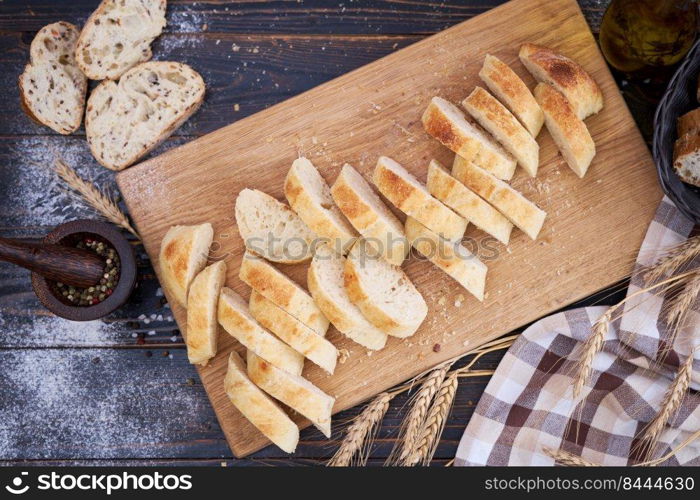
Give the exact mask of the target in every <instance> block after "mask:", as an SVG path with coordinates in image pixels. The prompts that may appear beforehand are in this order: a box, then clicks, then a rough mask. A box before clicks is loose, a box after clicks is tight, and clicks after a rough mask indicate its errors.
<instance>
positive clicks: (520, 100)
mask: <svg viewBox="0 0 700 500" xmlns="http://www.w3.org/2000/svg"><path fill="white" fill-rule="evenodd" d="M479 77H481V79H482V80H483V81H484V83H485V84H486V86H487V87H488V88H489V90H490V91H491V92H493V93H494V94H495V95H496V97H498V98H499V99H500V101H501V102H502V103H503V104H505V106H506V107H507V108H508V109H509V110H510V112H511V113H513V114H514V115H515V117H516V118H517V119H518V120H520V123H522V124H523V126H524V127H525V128H526V129H527V131H528V132H530V135H532V137H537V134H539V133H540V129H542V125H543V124H544V115H543V114H542V110H541V109H540V106H539V104H537V101H536V100H535V97H534V96H533V95H532V92H530V89H528V88H527V85H525V82H523V81H522V80H521V79H520V77H519V76H518V75H517V74H516V73H515V71H513V70H512V69H511V68H510V66H508V65H507V64H506V63H504V62H503V61H501V60H500V59H499V58H497V57H496V56H492V55H490V54H486V57H485V58H484V65H483V66H482V68H481V71H479Z"/></svg>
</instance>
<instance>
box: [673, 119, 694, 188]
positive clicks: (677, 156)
mask: <svg viewBox="0 0 700 500" xmlns="http://www.w3.org/2000/svg"><path fill="white" fill-rule="evenodd" d="M673 168H674V169H675V170H676V173H677V174H678V176H679V177H680V178H681V180H682V181H683V182H687V183H688V184H692V185H693V186H700V134H699V133H698V132H697V131H695V132H690V133H688V134H686V135H684V136H683V137H681V138H680V139H678V140H677V141H676V143H675V145H674V148H673Z"/></svg>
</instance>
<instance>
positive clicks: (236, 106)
mask: <svg viewBox="0 0 700 500" xmlns="http://www.w3.org/2000/svg"><path fill="white" fill-rule="evenodd" d="M233 110H234V111H240V110H241V105H240V104H238V103H236V104H234V105H233Z"/></svg>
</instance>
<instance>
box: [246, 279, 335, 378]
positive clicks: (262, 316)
mask: <svg viewBox="0 0 700 500" xmlns="http://www.w3.org/2000/svg"><path fill="white" fill-rule="evenodd" d="M248 308H249V310H250V314H252V315H253V317H254V318H255V319H256V320H257V321H258V323H260V324H261V325H262V326H264V327H265V328H267V329H268V330H270V331H271V332H272V333H274V334H275V335H277V336H278V337H279V338H280V339H282V340H283V341H284V342H285V343H286V344H287V345H289V346H290V347H291V348H292V349H294V350H295V351H297V352H298V353H299V354H301V355H302V356H304V357H305V358H308V359H310V360H311V361H313V362H314V363H316V364H317V365H318V366H320V367H321V368H323V369H324V370H326V371H327V372H328V373H329V374H331V375H333V372H334V371H335V364H336V360H337V358H338V350H337V349H336V348H335V346H334V345H333V344H331V343H330V342H328V341H327V340H326V339H325V338H323V337H321V336H320V335H319V334H318V333H316V332H315V331H313V330H312V329H311V328H309V327H308V326H306V325H305V324H304V323H302V322H301V321H299V320H298V319H296V318H295V317H294V316H292V315H290V314H289V313H287V312H285V311H283V310H282V309H280V308H279V307H277V306H276V305H275V304H273V303H272V302H270V301H269V300H267V299H266V298H265V297H263V296H262V295H260V294H259V293H258V292H256V291H255V290H253V291H252V292H251V294H250V301H249V302H248Z"/></svg>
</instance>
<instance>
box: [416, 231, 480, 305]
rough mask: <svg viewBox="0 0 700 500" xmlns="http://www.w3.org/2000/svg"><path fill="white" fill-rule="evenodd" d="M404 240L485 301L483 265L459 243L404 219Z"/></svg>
mask: <svg viewBox="0 0 700 500" xmlns="http://www.w3.org/2000/svg"><path fill="white" fill-rule="evenodd" d="M406 237H407V238H408V240H409V241H410V242H411V245H413V248H415V249H416V250H417V251H418V253H420V254H421V255H423V256H424V257H425V258H427V259H428V260H430V262H432V263H433V264H435V265H436V266H437V267H438V268H440V269H441V270H443V271H444V272H445V273H446V274H447V275H448V276H450V277H451V278H453V279H454V280H455V281H456V282H457V283H459V284H460V285H462V286H463V287H464V289H465V290H467V291H468V292H469V293H471V294H472V295H473V296H474V297H476V298H477V299H479V300H480V301H483V300H484V288H485V287H486V271H487V268H486V265H485V264H484V263H483V262H481V261H480V260H479V258H478V257H477V256H476V255H473V254H472V253H471V252H470V251H469V250H467V249H466V248H465V247H464V246H462V244H461V243H459V242H457V241H447V240H446V239H444V238H441V237H440V236H438V235H437V234H435V233H433V232H432V231H431V230H430V229H428V228H427V227H425V226H424V225H423V224H421V223H420V222H418V221H417V220H416V219H414V218H412V217H408V218H407V219H406Z"/></svg>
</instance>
